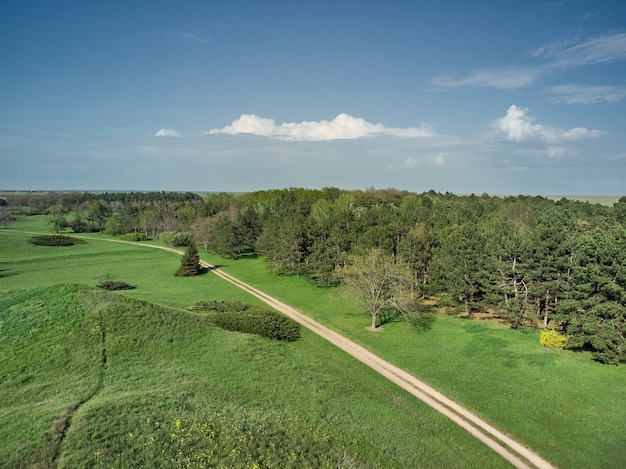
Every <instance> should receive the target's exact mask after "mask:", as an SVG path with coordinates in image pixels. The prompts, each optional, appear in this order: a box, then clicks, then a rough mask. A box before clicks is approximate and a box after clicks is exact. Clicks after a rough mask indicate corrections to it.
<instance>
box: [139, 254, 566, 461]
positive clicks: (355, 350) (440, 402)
mask: <svg viewBox="0 0 626 469" xmlns="http://www.w3.org/2000/svg"><path fill="white" fill-rule="evenodd" d="M137 244H140V245H142V246H150V247H154V248H160V249H165V250H167V251H171V252H175V253H176V254H180V255H182V254H183V252H182V251H180V250H177V249H172V248H167V247H164V246H154V245H146V244H141V243H137ZM200 263H201V265H202V266H203V267H205V268H207V269H211V272H213V273H214V274H215V275H217V276H218V277H221V278H222V279H224V280H226V281H227V282H230V283H232V284H233V285H235V286H237V287H239V288H241V289H242V290H244V291H246V292H248V293H249V294H251V295H252V296H255V297H256V298H258V299H259V300H261V301H263V302H264V303H265V304H267V305H268V306H270V307H272V308H274V309H276V310H278V311H280V312H281V313H283V314H285V315H286V316H289V317H290V318H292V319H293V320H295V321H297V322H298V323H300V324H301V325H303V326H304V327H306V328H307V329H309V330H311V331H312V332H314V333H316V334H317V335H319V336H320V337H322V338H323V339H326V340H327V341H329V342H330V343H331V344H333V345H335V346H336V347H339V348H340V349H341V350H343V351H344V352H346V353H348V354H350V355H351V356H353V357H354V358H356V359H357V360H359V361H360V362H362V363H364V364H365V365H367V366H369V367H370V368H372V369H373V370H375V371H377V372H378V373H380V374H381V375H383V376H384V377H386V378H387V379H389V380H390V381H392V382H393V383H395V384H397V385H398V386H400V387H401V388H402V389H404V390H405V391H408V392H409V393H411V394H412V395H413V396H415V397H417V398H418V399H420V400H421V401H423V402H424V403H426V404H428V405H429V406H430V407H432V408H433V409H435V410H436V411H438V412H440V413H442V414H443V415H445V416H446V417H448V418H449V419H450V420H452V421H453V422H454V423H456V424H457V425H459V426H460V427H462V428H464V429H465V430H467V431H468V432H469V433H470V434H471V435H473V436H474V437H476V438H477V439H479V440H480V441H482V442H483V443H484V444H486V445H487V446H488V447H489V448H491V449H492V450H493V451H495V452H496V453H498V454H499V455H500V456H502V457H503V458H504V459H506V460H507V461H509V462H510V463H511V464H512V465H513V466H515V467H517V468H524V469H526V468H537V469H554V466H553V465H552V464H550V463H549V462H548V461H546V460H545V459H543V458H542V457H541V456H539V455H538V454H537V453H535V452H533V451H532V450H530V449H528V448H526V447H525V446H523V445H522V444H520V443H519V442H517V441H515V440H514V439H512V438H511V437H509V436H507V435H505V434H504V433H502V432H501V431H499V430H498V429H496V428H494V427H493V426H492V425H490V424H489V423H487V422H485V421H484V420H483V419H481V418H480V417H478V416H477V415H476V414H474V413H472V412H470V411H469V410H467V409H465V408H464V407H462V406H461V405H459V404H458V403H456V402H454V401H453V400H451V399H449V398H448V397H446V396H444V395H443V394H441V393H440V392H439V391H437V390H435V389H433V388H432V387H430V386H429V385H427V384H426V383H424V382H423V381H421V380H419V379H417V378H416V377H415V376H413V375H411V374H409V373H407V372H406V371H404V370H402V369H400V368H398V367H396V366H394V365H392V364H391V363H389V362H387V361H385V360H383V359H382V358H380V357H378V356H377V355H375V354H373V353H372V352H370V351H369V350H367V349H366V348H365V347H363V346H361V345H359V344H357V343H355V342H353V341H351V340H349V339H348V338H346V337H344V336H342V335H340V334H338V333H337V332H335V331H333V330H331V329H329V328H327V327H325V326H323V325H322V324H320V323H318V322H317V321H314V320H313V319H311V318H310V317H309V316H306V315H305V314H303V313H301V312H299V311H298V310H296V309H294V308H292V307H291V306H289V305H287V304H285V303H283V302H282V301H279V300H277V299H276V298H273V297H271V296H269V295H267V294H265V293H263V292H262V291H260V290H258V289H256V288H254V287H253V286H251V285H248V284H247V283H245V282H242V281H241V280H239V279H237V278H235V277H233V276H232V275H230V274H227V273H226V272H223V271H221V270H219V269H217V268H214V267H213V266H212V265H210V264H209V263H207V262H205V261H200Z"/></svg>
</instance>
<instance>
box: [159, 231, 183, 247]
mask: <svg viewBox="0 0 626 469" xmlns="http://www.w3.org/2000/svg"><path fill="white" fill-rule="evenodd" d="M159 239H160V240H161V241H163V242H164V243H165V244H167V245H168V246H172V247H175V248H176V247H184V246H189V245H190V244H191V233H188V232H186V231H178V232H175V233H173V232H166V233H163V234H162V235H161V236H159Z"/></svg>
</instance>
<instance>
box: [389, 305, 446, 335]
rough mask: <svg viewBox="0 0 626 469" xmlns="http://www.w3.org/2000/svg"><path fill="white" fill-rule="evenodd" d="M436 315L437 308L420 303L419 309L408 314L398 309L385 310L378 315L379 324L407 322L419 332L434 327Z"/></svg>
mask: <svg viewBox="0 0 626 469" xmlns="http://www.w3.org/2000/svg"><path fill="white" fill-rule="evenodd" d="M436 317H437V316H436V308H434V307H432V306H428V305H426V306H425V305H420V307H419V309H418V310H417V311H415V312H412V313H408V314H403V313H402V312H400V311H398V310H385V311H382V312H381V313H380V314H379V315H378V318H379V326H383V325H385V324H391V323H394V322H407V323H409V324H410V325H411V326H413V327H414V328H415V330H417V331H419V332H426V331H428V330H430V329H432V327H433V323H434V322H435V319H436Z"/></svg>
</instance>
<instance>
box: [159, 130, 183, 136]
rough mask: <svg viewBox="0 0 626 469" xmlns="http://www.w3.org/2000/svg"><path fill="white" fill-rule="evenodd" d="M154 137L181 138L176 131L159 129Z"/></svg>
mask: <svg viewBox="0 0 626 469" xmlns="http://www.w3.org/2000/svg"><path fill="white" fill-rule="evenodd" d="M154 136H155V137H182V134H181V133H180V132H179V131H178V130H176V129H159V130H158V131H157V133H155V134H154Z"/></svg>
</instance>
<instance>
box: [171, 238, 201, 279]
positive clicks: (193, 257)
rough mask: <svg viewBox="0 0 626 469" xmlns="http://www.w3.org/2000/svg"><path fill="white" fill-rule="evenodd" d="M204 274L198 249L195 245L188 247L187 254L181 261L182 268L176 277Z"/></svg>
mask: <svg viewBox="0 0 626 469" xmlns="http://www.w3.org/2000/svg"><path fill="white" fill-rule="evenodd" d="M201 272H202V268H201V266H200V256H199V255H198V248H197V247H196V245H195V244H193V243H192V244H190V245H189V246H187V249H186V250H185V253H184V254H183V257H182V259H181V261H180V267H179V268H178V270H177V271H176V273H175V274H174V275H176V276H177V277H191V276H194V275H198V274H200V273H201Z"/></svg>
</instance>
